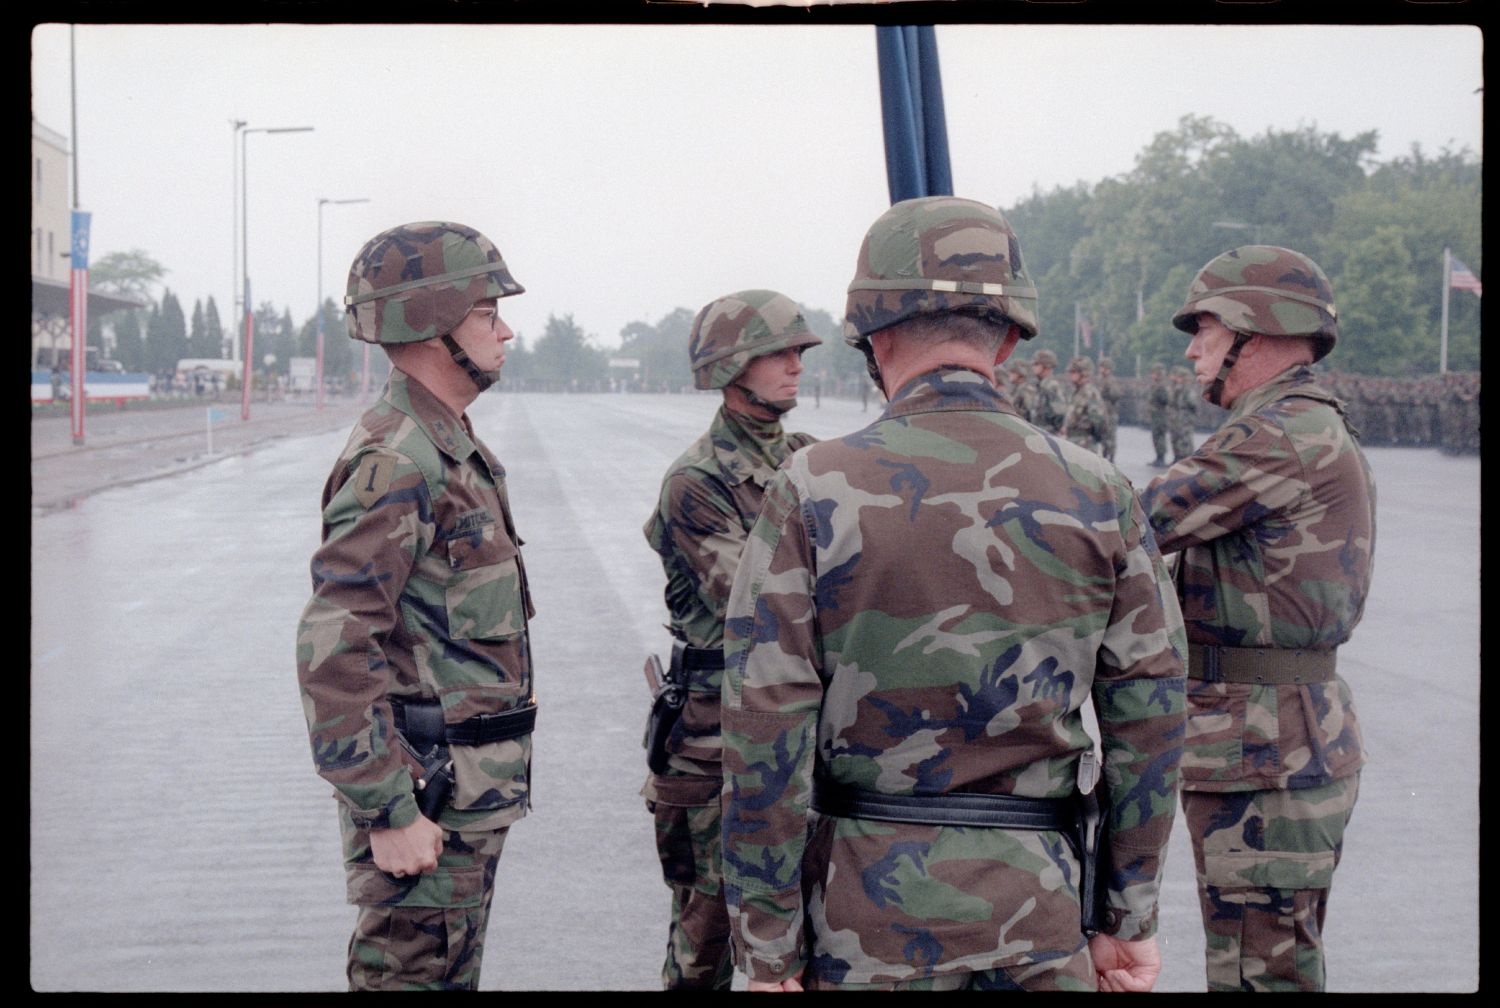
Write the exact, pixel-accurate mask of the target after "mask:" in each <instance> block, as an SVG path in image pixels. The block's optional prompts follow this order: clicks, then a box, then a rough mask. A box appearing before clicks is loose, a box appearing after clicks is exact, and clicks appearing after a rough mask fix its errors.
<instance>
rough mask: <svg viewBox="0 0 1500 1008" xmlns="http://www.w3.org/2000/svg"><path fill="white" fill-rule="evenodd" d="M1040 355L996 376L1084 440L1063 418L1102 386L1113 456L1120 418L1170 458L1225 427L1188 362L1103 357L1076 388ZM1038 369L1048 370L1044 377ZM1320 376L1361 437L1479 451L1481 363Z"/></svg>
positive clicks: (1046, 354) (1056, 426)
mask: <svg viewBox="0 0 1500 1008" xmlns="http://www.w3.org/2000/svg"><path fill="white" fill-rule="evenodd" d="M1038 356H1039V357H1041V358H1042V362H1041V364H1037V362H1036V358H1035V357H1034V358H1032V360H1031V361H1027V360H1024V359H1023V360H1017V359H1014V358H1012V360H1011V361H1009V362H1007V364H1006V366H1005V369H1004V370H1003V371H1001V372H1000V373H997V374H996V376H995V377H996V379H997V381H998V382H999V383H1000V387H1001V389H1002V391H1004V392H1005V393H1006V395H1008V396H1009V397H1010V398H1011V400H1012V401H1013V402H1015V403H1016V405H1017V406H1018V407H1019V408H1020V409H1021V410H1022V413H1023V415H1026V416H1028V418H1029V419H1030V420H1031V422H1032V423H1034V424H1037V426H1040V427H1044V428H1046V429H1048V430H1052V431H1053V432H1055V433H1063V434H1065V436H1069V439H1070V440H1077V439H1076V438H1074V437H1072V434H1071V432H1069V431H1067V430H1066V429H1065V428H1064V427H1063V426H1062V420H1063V417H1064V415H1065V414H1066V413H1067V412H1068V411H1069V410H1070V407H1071V404H1072V403H1073V401H1074V399H1075V397H1077V398H1078V399H1079V400H1080V401H1082V400H1085V399H1092V395H1091V394H1090V393H1089V392H1088V388H1087V386H1088V385H1092V386H1094V387H1095V388H1096V389H1097V391H1098V397H1099V398H1100V399H1102V400H1103V403H1104V406H1105V409H1106V412H1107V413H1108V414H1109V415H1108V418H1107V420H1106V421H1105V425H1104V427H1103V431H1104V432H1105V433H1103V434H1101V435H1100V437H1099V441H1098V444H1099V447H1097V448H1095V450H1096V451H1099V453H1100V454H1101V455H1103V456H1104V457H1105V458H1108V459H1110V460H1111V461H1113V460H1114V430H1115V428H1116V426H1117V425H1118V424H1133V425H1136V426H1141V427H1146V428H1148V429H1150V430H1151V431H1152V439H1153V442H1154V443H1155V448H1156V453H1157V457H1156V458H1155V459H1153V460H1152V462H1153V463H1154V464H1157V465H1170V464H1171V463H1172V462H1174V461H1175V460H1177V459H1179V458H1181V457H1183V456H1184V455H1188V454H1190V453H1191V452H1192V451H1193V448H1194V446H1195V445H1194V438H1195V434H1196V433H1197V432H1208V431H1214V430H1217V429H1218V428H1219V426H1220V425H1221V424H1222V423H1223V421H1224V417H1225V416H1226V413H1225V411H1224V410H1222V409H1220V408H1219V407H1217V406H1214V405H1212V404H1210V403H1209V402H1207V401H1206V400H1205V399H1204V398H1203V397H1202V396H1201V395H1200V394H1199V389H1198V383H1197V382H1196V381H1195V380H1194V378H1193V372H1192V370H1191V369H1190V368H1187V367H1183V366H1181V365H1178V366H1175V367H1172V368H1167V367H1166V366H1165V365H1162V364H1157V365H1154V366H1153V367H1152V368H1151V371H1150V373H1148V374H1147V375H1146V376H1144V377H1140V378H1122V377H1120V376H1118V375H1116V374H1114V373H1113V367H1112V366H1111V364H1110V361H1109V358H1107V357H1106V358H1101V359H1100V361H1099V368H1098V371H1097V372H1096V373H1095V374H1094V375H1093V376H1092V377H1087V381H1086V384H1085V387H1084V388H1083V389H1080V390H1077V391H1074V390H1071V389H1065V388H1064V383H1063V382H1061V381H1059V380H1058V377H1056V376H1054V375H1053V374H1052V369H1053V368H1054V367H1055V366H1056V357H1055V356H1053V355H1052V353H1051V352H1050V351H1047V350H1041V351H1038ZM1075 360H1076V359H1075ZM1083 360H1084V361H1086V360H1087V359H1086V358H1084V359H1083ZM1070 366H1071V365H1070ZM1034 372H1041V373H1044V374H1042V376H1041V377H1038V374H1036V373H1034ZM1049 382H1050V386H1048V383H1049ZM1319 382H1320V383H1321V384H1322V385H1323V386H1324V387H1326V388H1327V389H1328V390H1329V391H1330V392H1332V393H1333V394H1334V395H1336V396H1338V397H1339V398H1340V399H1342V400H1343V402H1344V405H1345V407H1346V409H1347V411H1348V416H1349V419H1350V420H1351V421H1352V422H1353V423H1354V426H1355V427H1356V428H1357V429H1358V430H1359V435H1360V438H1359V439H1360V443H1361V444H1364V445H1367V446H1368V445H1397V446H1402V445H1404V446H1410V447H1415V448H1439V449H1441V450H1442V451H1444V452H1446V453H1447V454H1450V455H1459V454H1474V455H1477V454H1479V373H1478V372H1477V371H1470V372H1457V371H1449V372H1447V373H1446V374H1443V375H1441V376H1437V375H1427V376H1424V377H1421V378H1382V377H1378V376H1374V375H1357V374H1347V373H1344V372H1340V371H1326V372H1323V373H1322V374H1320V375H1319ZM1044 393H1050V395H1049V394H1044ZM1043 399H1049V400H1051V401H1052V402H1053V403H1054V405H1052V406H1051V407H1049V409H1048V410H1047V411H1046V412H1047V413H1048V415H1049V416H1052V417H1053V420H1052V421H1051V422H1048V417H1046V416H1042V415H1040V414H1039V415H1036V416H1032V415H1031V413H1030V411H1031V410H1032V409H1033V408H1034V407H1035V406H1036V404H1037V403H1038V402H1040V401H1041V400H1043ZM1080 408H1082V407H1080ZM1059 410H1061V411H1062V413H1059V412H1058V411H1059Z"/></svg>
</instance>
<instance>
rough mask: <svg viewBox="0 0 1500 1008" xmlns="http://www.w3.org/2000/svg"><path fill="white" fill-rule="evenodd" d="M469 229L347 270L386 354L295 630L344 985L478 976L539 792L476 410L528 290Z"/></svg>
mask: <svg viewBox="0 0 1500 1008" xmlns="http://www.w3.org/2000/svg"><path fill="white" fill-rule="evenodd" d="M522 290H523V288H522V287H521V285H520V284H518V283H516V281H515V280H514V279H513V278H512V277H511V275H510V271H509V270H508V269H507V268H506V265H505V262H504V260H502V259H501V257H500V252H499V251H498V250H497V249H496V248H495V246H494V244H493V243H492V242H491V241H490V240H489V239H488V238H486V237H485V236H484V235H482V234H480V233H479V232H478V231H475V230H474V229H473V228H470V227H465V226H464V225H462V224H453V223H447V222H437V221H430V222H423V223H416V224H406V225H403V226H401V227H396V228H392V229H390V230H388V231H384V232H382V233H381V234H378V235H376V236H375V237H374V238H372V239H370V241H369V242H367V243H366V244H365V246H364V248H363V249H361V250H360V252H359V255H358V256H356V257H355V259H354V264H353V266H352V267H351V269H350V271H349V286H348V296H347V297H345V299H344V304H345V306H346V309H347V312H348V324H349V334H350V335H351V336H353V337H354V338H355V339H359V340H365V341H367V342H370V343H376V344H379V345H380V346H381V347H383V348H384V350H385V352H386V354H387V355H388V356H389V357H390V360H391V375H390V380H389V382H388V383H387V385H386V387H385V390H384V391H383V393H382V394H381V398H380V401H379V402H378V403H376V404H375V405H374V406H372V407H371V408H370V410H369V411H368V412H366V413H365V415H364V416H362V417H361V418H360V420H359V422H358V423H357V424H355V427H354V430H353V432H352V433H351V434H350V435H349V441H348V443H347V444H346V445H345V447H344V450H343V453H342V454H341V455H340V456H339V458H338V461H337V462H335V463H334V466H333V471H332V473H331V474H330V475H329V477H328V482H327V484H326V485H325V486H324V488H323V498H322V502H323V542H322V545H321V546H320V547H319V548H318V550H317V552H315V553H314V554H313V558H312V583H313V591H312V597H311V599H309V601H308V603H307V606H306V608H305V609H304V610H303V613H302V621H301V624H300V625H299V627H298V630H297V674H298V679H299V680H300V682H301V687H302V706H303V710H304V712H305V713H306V715H307V726H308V730H309V733H310V735H311V740H312V751H313V761H314V763H315V764H316V766H317V770H318V773H319V774H321V775H322V777H323V778H324V780H326V781H327V782H328V783H330V784H332V785H333V788H334V797H335V798H337V799H338V806H339V821H340V824H341V827H342V834H343V848H344V866H345V873H346V878H347V888H348V899H349V902H350V903H353V904H355V905H357V906H358V907H359V913H358V917H357V921H356V924H355V929H354V934H353V936H352V938H351V939H350V942H349V962H348V975H349V986H350V988H351V989H354V990H411V989H429V990H431V989H455V988H457V989H464V988H467V989H471V990H472V989H475V988H476V987H477V986H478V984H479V967H480V958H481V956H482V954H483V952H484V935H485V927H486V924H487V923H488V917H489V907H490V898H491V895H492V892H493V889H494V880H495V870H496V867H497V865H498V863H499V860H500V851H501V848H502V846H503V845H504V843H505V837H506V833H507V831H508V830H509V828H510V825H511V823H513V822H515V821H516V820H517V819H520V818H521V817H522V816H524V815H525V814H526V812H527V809H528V807H529V805H530V776H531V730H532V725H533V723H534V722H535V719H536V701H535V698H534V696H533V692H532V675H531V651H530V645H529V643H528V634H527V621H528V620H529V619H530V618H531V616H532V614H533V610H532V605H531V598H530V592H529V591H528V589H527V584H526V573H525V569H524V567H523V566H522V564H521V556H520V552H519V547H520V543H521V540H520V538H519V537H518V536H517V535H516V530H515V526H514V525H513V524H512V521H511V515H510V506H509V504H508V502H507V497H506V490H505V470H504V468H502V467H501V465H500V463H499V462H498V461H497V460H496V459H495V456H494V455H492V454H491V453H490V451H489V449H487V448H486V447H485V446H484V445H483V444H482V443H481V442H480V441H479V438H478V436H477V435H476V434H475V433H474V429H473V427H472V426H471V425H470V423H469V418H468V417H467V416H466V415H465V413H464V411H465V409H466V408H467V407H468V405H469V404H470V403H472V402H473V401H474V400H475V398H477V397H478V395H479V393H480V392H482V391H484V390H485V389H486V388H488V387H489V386H490V385H491V384H492V383H493V382H494V381H495V380H496V379H497V378H498V377H499V373H500V367H501V365H502V364H503V363H504V362H505V344H506V341H508V340H510V339H511V338H512V337H513V333H512V332H511V330H510V328H509V327H507V326H506V324H505V323H504V321H502V320H501V318H500V315H499V310H498V299H499V298H503V297H509V296H511V295H513V294H520V293H521V292H522Z"/></svg>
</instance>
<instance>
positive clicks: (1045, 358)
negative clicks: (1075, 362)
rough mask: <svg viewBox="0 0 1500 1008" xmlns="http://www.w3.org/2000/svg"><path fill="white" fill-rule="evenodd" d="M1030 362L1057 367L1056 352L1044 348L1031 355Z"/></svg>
mask: <svg viewBox="0 0 1500 1008" xmlns="http://www.w3.org/2000/svg"><path fill="white" fill-rule="evenodd" d="M1031 363H1033V364H1040V365H1041V366H1042V367H1049V368H1055V367H1057V354H1055V353H1053V352H1052V351H1051V350H1047V349H1045V348H1043V349H1041V350H1038V351H1037V352H1036V353H1034V354H1032V355H1031Z"/></svg>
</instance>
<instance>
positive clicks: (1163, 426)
mask: <svg viewBox="0 0 1500 1008" xmlns="http://www.w3.org/2000/svg"><path fill="white" fill-rule="evenodd" d="M1151 447H1152V448H1155V449H1156V457H1157V458H1159V459H1165V458H1166V457H1167V421H1166V420H1152V421H1151Z"/></svg>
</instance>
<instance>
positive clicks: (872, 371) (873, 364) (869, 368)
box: [861, 340, 885, 396]
mask: <svg viewBox="0 0 1500 1008" xmlns="http://www.w3.org/2000/svg"><path fill="white" fill-rule="evenodd" d="M861 349H862V350H863V351H864V355H865V371H866V372H867V373H868V374H869V376H870V380H871V381H873V382H874V383H875V391H876V392H879V393H880V394H881V396H884V395H885V380H884V379H882V378H881V377H880V364H879V362H878V361H876V360H875V348H874V347H872V346H871V345H870V342H869V340H866V341H865V344H864V346H863V347H862V348H861Z"/></svg>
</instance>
